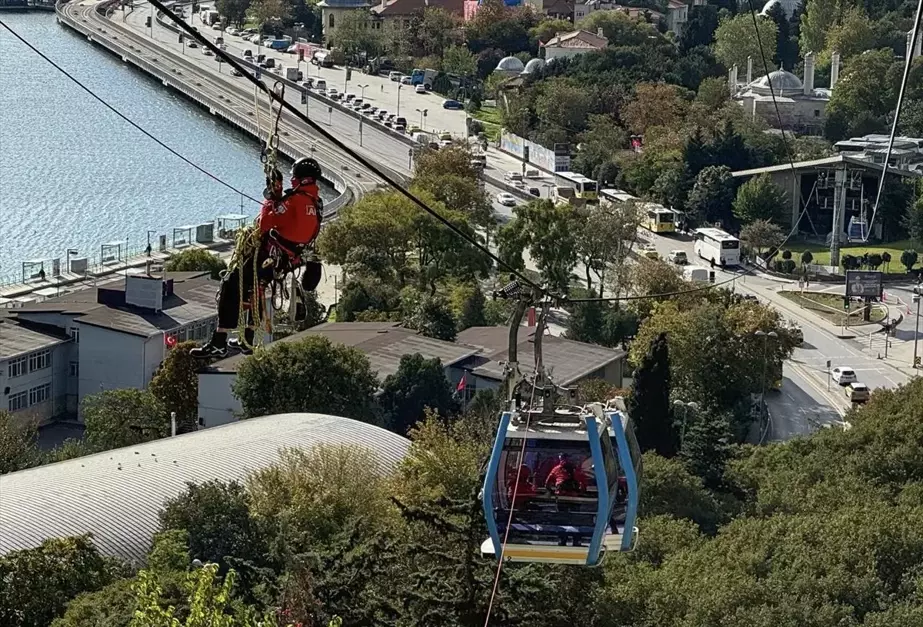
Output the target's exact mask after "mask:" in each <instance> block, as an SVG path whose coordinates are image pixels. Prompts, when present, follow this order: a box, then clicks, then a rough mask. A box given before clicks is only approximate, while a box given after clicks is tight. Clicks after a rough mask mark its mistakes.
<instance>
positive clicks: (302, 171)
mask: <svg viewBox="0 0 923 627" xmlns="http://www.w3.org/2000/svg"><path fill="white" fill-rule="evenodd" d="M292 178H294V179H299V180H301V179H307V178H311V179H314V180H315V181H317V180H320V178H321V171H320V164H318V163H317V161H315V160H314V159H309V158H307V157H302V158H301V159H299V160H298V161H296V162H295V163H293V164H292Z"/></svg>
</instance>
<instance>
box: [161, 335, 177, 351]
mask: <svg viewBox="0 0 923 627" xmlns="http://www.w3.org/2000/svg"><path fill="white" fill-rule="evenodd" d="M164 342H165V343H166V345H167V348H173V347H174V346H176V336H175V335H168V336H166V337H165V338H164Z"/></svg>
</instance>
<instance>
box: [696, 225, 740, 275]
mask: <svg viewBox="0 0 923 627" xmlns="http://www.w3.org/2000/svg"><path fill="white" fill-rule="evenodd" d="M695 254H696V255H698V256H699V257H700V258H702V259H704V260H705V261H707V262H709V263H710V264H711V265H712V266H721V267H724V266H738V265H740V240H739V239H737V238H736V237H734V236H733V235H730V234H729V233H726V232H724V231H722V230H721V229H714V228H711V229H696V230H695Z"/></svg>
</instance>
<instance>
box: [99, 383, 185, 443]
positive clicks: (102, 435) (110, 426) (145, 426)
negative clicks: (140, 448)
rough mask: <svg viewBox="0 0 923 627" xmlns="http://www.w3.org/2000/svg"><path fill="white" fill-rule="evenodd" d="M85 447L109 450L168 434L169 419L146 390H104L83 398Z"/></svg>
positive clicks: (158, 403) (159, 404) (158, 402)
mask: <svg viewBox="0 0 923 627" xmlns="http://www.w3.org/2000/svg"><path fill="white" fill-rule="evenodd" d="M81 409H82V410H83V420H84V423H85V424H86V433H85V436H84V437H85V438H86V441H87V443H88V444H90V445H91V446H93V447H95V448H97V449H99V450H109V449H113V448H119V447H122V446H131V445H132V444H140V443H142V442H147V441H149V440H156V439H158V438H165V437H167V436H168V435H170V416H169V414H167V412H166V410H165V409H164V407H163V405H162V404H161V403H160V401H158V400H157V398H156V397H155V396H154V395H153V394H152V393H151V392H150V391H149V390H133V389H126V390H104V391H102V392H99V393H97V394H90V395H88V396H85V397H84V399H83V403H82V407H81Z"/></svg>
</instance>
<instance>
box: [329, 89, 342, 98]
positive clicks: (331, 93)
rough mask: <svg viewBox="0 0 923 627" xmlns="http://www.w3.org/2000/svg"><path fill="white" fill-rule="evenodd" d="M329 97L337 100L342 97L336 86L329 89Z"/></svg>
mask: <svg viewBox="0 0 923 627" xmlns="http://www.w3.org/2000/svg"><path fill="white" fill-rule="evenodd" d="M327 97H328V98H330V99H332V100H337V99H338V98H339V97H340V92H338V91H337V88H336V87H331V88H330V89H328V90H327Z"/></svg>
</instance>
